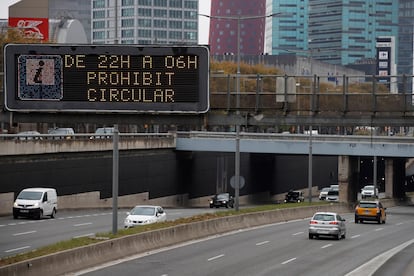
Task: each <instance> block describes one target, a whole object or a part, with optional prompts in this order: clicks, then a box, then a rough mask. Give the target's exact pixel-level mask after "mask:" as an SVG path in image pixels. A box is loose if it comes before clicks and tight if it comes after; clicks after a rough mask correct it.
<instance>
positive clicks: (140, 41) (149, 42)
mask: <svg viewBox="0 0 414 276" xmlns="http://www.w3.org/2000/svg"><path fill="white" fill-rule="evenodd" d="M138 44H151V40H144V39H140V40H138Z"/></svg>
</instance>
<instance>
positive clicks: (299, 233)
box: [292, 232, 304, 236]
mask: <svg viewBox="0 0 414 276" xmlns="http://www.w3.org/2000/svg"><path fill="white" fill-rule="evenodd" d="M303 233H304V232H297V233H294V234H292V236H297V235H301V234H303Z"/></svg>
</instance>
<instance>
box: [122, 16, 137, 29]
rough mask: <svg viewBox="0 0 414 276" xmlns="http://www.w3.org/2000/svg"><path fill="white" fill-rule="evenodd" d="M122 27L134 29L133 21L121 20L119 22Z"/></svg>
mask: <svg viewBox="0 0 414 276" xmlns="http://www.w3.org/2000/svg"><path fill="white" fill-rule="evenodd" d="M121 26H122V27H134V19H132V18H130V19H122V20H121Z"/></svg>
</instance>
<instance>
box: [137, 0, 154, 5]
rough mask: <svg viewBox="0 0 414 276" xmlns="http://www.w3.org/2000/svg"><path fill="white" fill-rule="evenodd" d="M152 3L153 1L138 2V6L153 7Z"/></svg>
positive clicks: (142, 0) (140, 0) (143, 0)
mask: <svg viewBox="0 0 414 276" xmlns="http://www.w3.org/2000/svg"><path fill="white" fill-rule="evenodd" d="M151 1H152V0H138V5H141V6H151V5H152V3H151Z"/></svg>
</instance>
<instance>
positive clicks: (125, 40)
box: [121, 39, 134, 44]
mask: <svg viewBox="0 0 414 276" xmlns="http://www.w3.org/2000/svg"><path fill="white" fill-rule="evenodd" d="M121 44H134V40H133V39H123V40H122V41H121Z"/></svg>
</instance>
